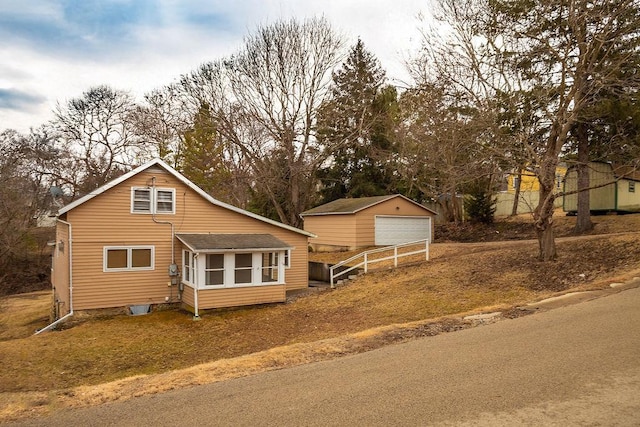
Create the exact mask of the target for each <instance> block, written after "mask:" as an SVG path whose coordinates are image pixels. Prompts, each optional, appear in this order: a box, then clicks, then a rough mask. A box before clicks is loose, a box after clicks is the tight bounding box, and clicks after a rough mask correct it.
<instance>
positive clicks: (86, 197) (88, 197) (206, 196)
mask: <svg viewBox="0 0 640 427" xmlns="http://www.w3.org/2000/svg"><path fill="white" fill-rule="evenodd" d="M153 166H160V167H161V168H163V169H165V170H166V171H167V172H169V173H170V174H171V175H173V176H174V177H175V178H176V179H178V180H179V181H181V182H182V183H183V184H185V185H186V186H187V187H189V188H191V189H192V190H193V191H195V192H196V193H198V194H199V195H200V196H202V197H203V198H204V199H205V200H207V201H208V202H209V203H211V204H212V205H215V206H219V207H221V208H224V209H228V210H230V211H232V212H236V213H239V214H241V215H244V216H248V217H250V218H253V219H257V220H258V221H262V222H265V223H267V224H271V225H275V226H276V227H280V228H283V229H285V230H289V231H293V232H295V233H298V234H302V235H305V236H307V237H316V235H315V234H313V233H309V232H308V231H304V230H301V229H299V228H296V227H293V226H290V225H286V224H283V223H281V222H278V221H274V220H272V219H269V218H265V217H263V216H260V215H258V214H254V213H253V212H249V211H246V210H244V209H240V208H238V207H236V206H233V205H230V204H228V203H224V202H221V201H220V200H217V199H214V198H213V197H211V196H210V195H209V194H207V193H206V192H205V191H204V190H202V189H201V188H200V187H198V186H197V185H195V184H194V183H193V182H191V181H189V180H188V179H187V178H186V177H185V176H183V175H182V174H181V173H180V172H178V171H177V170H175V169H174V168H172V167H171V166H169V165H168V164H166V163H165V162H163V161H162V160H160V159H154V160H151V161H149V162H147V163H145V164H143V165H140V166H138V167H137V168H135V169H133V170H131V171H129V172H127V173H125V174H124V175H121V176H119V177H118V178H116V179H114V180H112V181H109V182H108V183H106V184H105V185H103V186H102V187H98V188H96V189H95V190H93V191H91V192H90V193H88V194H85V195H84V196H82V197H80V198H79V199H77V200H75V201H73V202H71V203H69V204H68V205H66V206H64V207H62V208H61V209H60V210H59V211H58V216H60V215H62V214H64V213H66V212H69V211H70V210H72V209H74V208H77V207H78V206H80V205H82V204H83V203H86V202H88V201H89V200H91V199H93V198H94V197H96V196H99V195H100V194H102V193H104V192H106V191H108V190H110V189H112V188H113V187H115V186H117V185H119V184H121V183H123V182H124V181H126V180H128V179H129V178H131V177H133V176H135V175H137V174H139V173H140V172H143V171H145V170H147V169H149V168H150V167H153Z"/></svg>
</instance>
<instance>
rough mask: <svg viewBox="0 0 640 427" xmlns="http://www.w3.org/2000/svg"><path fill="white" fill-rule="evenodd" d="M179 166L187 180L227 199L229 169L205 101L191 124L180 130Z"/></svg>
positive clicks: (229, 177) (214, 195) (224, 199)
mask: <svg viewBox="0 0 640 427" xmlns="http://www.w3.org/2000/svg"><path fill="white" fill-rule="evenodd" d="M180 168H181V169H182V173H183V174H184V175H185V176H186V177H187V178H189V180H190V181H191V182H193V183H194V184H196V185H197V186H198V187H200V188H202V189H203V190H204V191H206V192H207V193H209V194H211V195H212V196H213V197H216V198H218V199H220V200H222V201H228V200H229V199H230V197H229V196H230V195H229V194H228V191H229V189H230V186H229V185H226V184H227V183H228V181H229V180H230V179H231V172H230V170H229V168H227V166H226V164H225V160H224V144H223V143H222V140H221V138H219V137H218V134H217V131H216V128H215V125H214V121H213V118H212V115H211V110H210V108H209V105H207V104H202V105H201V106H200V110H199V111H198V112H197V113H196V115H195V117H194V119H193V126H192V127H191V129H189V130H188V131H186V132H185V133H184V143H183V147H182V154H181V161H180Z"/></svg>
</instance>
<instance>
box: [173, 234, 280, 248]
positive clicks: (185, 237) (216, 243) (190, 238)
mask: <svg viewBox="0 0 640 427" xmlns="http://www.w3.org/2000/svg"><path fill="white" fill-rule="evenodd" d="M176 237H177V238H178V240H180V241H181V242H182V243H184V244H185V245H186V246H187V247H188V248H189V249H190V250H191V251H193V252H211V251H221V252H225V251H227V252H228V251H234V250H248V249H251V250H261V249H267V250H276V249H278V250H285V249H291V246H289V245H287V244H286V243H284V242H283V241H282V240H280V239H278V238H276V237H273V236H272V235H271V234H176Z"/></svg>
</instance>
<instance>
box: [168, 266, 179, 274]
mask: <svg viewBox="0 0 640 427" xmlns="http://www.w3.org/2000/svg"><path fill="white" fill-rule="evenodd" d="M177 275H178V266H177V264H169V276H171V277H174V276H177Z"/></svg>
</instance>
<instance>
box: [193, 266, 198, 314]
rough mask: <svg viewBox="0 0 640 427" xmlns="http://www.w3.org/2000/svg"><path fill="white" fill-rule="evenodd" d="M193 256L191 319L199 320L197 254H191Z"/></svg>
mask: <svg viewBox="0 0 640 427" xmlns="http://www.w3.org/2000/svg"><path fill="white" fill-rule="evenodd" d="M193 257H194V259H195V261H196V262H195V267H196V268H194V271H193V278H194V281H193V283H194V286H193V305H194V307H193V320H200V315H199V314H198V287H199V285H198V254H197V253H195V254H193Z"/></svg>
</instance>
